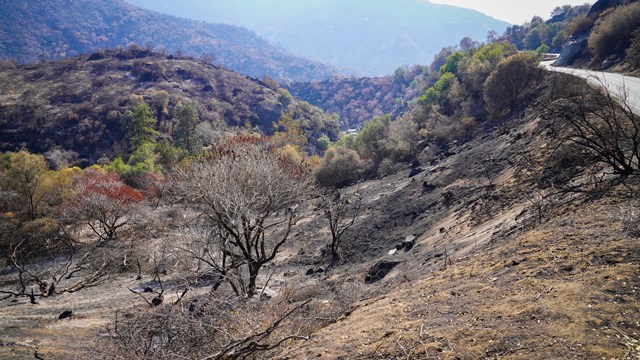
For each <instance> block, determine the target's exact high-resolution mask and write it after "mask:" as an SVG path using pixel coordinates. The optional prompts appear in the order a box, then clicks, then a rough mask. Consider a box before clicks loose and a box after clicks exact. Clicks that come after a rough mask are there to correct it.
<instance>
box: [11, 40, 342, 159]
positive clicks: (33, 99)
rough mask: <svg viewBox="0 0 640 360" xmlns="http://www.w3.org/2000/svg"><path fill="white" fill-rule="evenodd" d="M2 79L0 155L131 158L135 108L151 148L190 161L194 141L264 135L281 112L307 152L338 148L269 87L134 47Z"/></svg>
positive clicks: (318, 119) (328, 129)
mask: <svg viewBox="0 0 640 360" xmlns="http://www.w3.org/2000/svg"><path fill="white" fill-rule="evenodd" d="M0 79H1V81H0V84H1V85H0V88H1V90H0V93H1V95H0V150H2V151H15V150H19V149H21V148H24V149H28V150H30V151H32V152H36V153H40V154H43V153H52V152H60V151H63V152H68V153H69V154H72V155H73V156H71V158H70V159H69V161H70V163H69V164H80V165H84V166H88V165H92V164H94V163H96V162H97V161H98V159H100V158H106V159H114V158H115V157H122V156H124V157H127V156H128V154H130V153H131V152H132V151H135V150H137V148H139V147H140V145H141V143H142V142H144V141H142V142H141V141H139V140H134V139H132V138H131V137H130V136H131V135H130V134H131V132H130V130H131V129H130V126H131V122H132V121H133V119H135V118H136V115H135V114H136V113H137V111H138V110H139V108H138V107H139V106H140V105H145V106H147V107H148V108H149V112H148V114H146V113H145V114H146V115H145V114H143V115H145V116H147V117H149V118H150V119H151V120H149V121H151V122H149V123H148V126H150V127H152V129H153V131H154V132H155V131H157V132H158V133H157V136H156V135H153V136H151V138H153V139H154V141H155V140H156V138H157V140H158V141H160V140H168V141H169V142H170V143H171V144H175V145H179V146H181V147H183V148H185V149H187V150H188V151H190V152H192V153H193V152H196V151H197V146H194V144H195V143H194V142H193V141H197V143H198V144H204V145H210V144H212V143H214V142H215V141H217V139H219V138H220V137H222V136H223V135H224V134H225V133H226V132H234V131H237V129H238V128H245V129H249V130H252V131H258V132H261V133H265V134H272V133H273V132H274V131H275V130H277V129H276V128H274V124H275V123H277V122H278V120H279V119H280V118H281V117H282V115H284V114H287V113H288V114H290V115H291V117H292V118H293V120H295V121H297V122H299V123H300V126H301V129H302V131H303V133H304V134H305V136H307V137H308V138H309V141H308V145H307V146H308V147H305V148H304V149H302V150H306V151H308V152H309V153H311V154H314V153H316V152H317V151H318V150H317V148H318V142H317V140H318V139H319V138H321V137H322V136H325V137H328V139H330V140H336V139H337V136H338V133H339V128H338V120H337V118H335V117H331V116H327V115H325V114H324V113H323V112H322V111H321V110H320V109H318V108H316V107H314V106H311V105H309V104H307V103H303V102H300V101H296V100H295V99H293V97H292V96H291V95H289V93H288V92H287V91H286V90H284V89H281V88H278V87H277V84H276V83H275V82H273V81H272V80H271V81H269V82H268V84H267V83H265V82H261V81H257V80H254V79H251V78H248V77H246V76H242V75H239V74H236V73H234V72H232V71H229V70H225V69H222V68H218V67H214V66H212V65H209V64H206V63H204V62H201V61H197V60H194V59H191V58H186V57H183V58H176V57H174V56H164V55H160V54H157V53H153V52H150V51H148V50H145V49H142V48H140V47H137V46H131V47H129V48H128V49H117V50H109V51H99V52H96V53H94V54H92V55H83V56H77V57H74V58H70V59H65V60H58V61H55V62H48V63H40V64H34V65H21V66H17V65H16V64H14V63H10V62H5V63H4V64H3V69H2V71H0ZM185 106H188V107H187V108H185ZM128 134H129V135H128ZM154 134H155V133H154ZM185 137H188V138H193V139H194V140H193V141H192V140H185ZM158 144H160V143H158Z"/></svg>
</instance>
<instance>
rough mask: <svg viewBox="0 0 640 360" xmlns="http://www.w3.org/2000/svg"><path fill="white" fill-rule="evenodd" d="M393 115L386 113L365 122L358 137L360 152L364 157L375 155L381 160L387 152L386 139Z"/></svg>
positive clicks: (377, 159) (376, 158) (357, 142)
mask: <svg viewBox="0 0 640 360" xmlns="http://www.w3.org/2000/svg"><path fill="white" fill-rule="evenodd" d="M390 125H391V116H389V115H384V116H379V117H376V118H374V119H373V120H371V121H368V122H366V123H365V125H364V128H362V131H360V133H359V134H358V137H357V138H356V144H357V147H358V150H359V151H360V154H362V155H363V156H364V157H373V158H374V159H375V161H376V162H380V161H381V160H382V159H383V158H384V157H385V156H386V153H387V147H386V141H387V138H388V137H389V126H390Z"/></svg>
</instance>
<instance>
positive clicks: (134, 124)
mask: <svg viewBox="0 0 640 360" xmlns="http://www.w3.org/2000/svg"><path fill="white" fill-rule="evenodd" d="M129 118H130V119H131V120H130V122H129V125H128V126H127V139H128V140H129V145H131V150H132V151H134V152H135V151H136V150H138V149H139V148H140V147H142V145H144V144H147V143H151V144H155V143H156V136H158V131H156V129H155V126H156V119H155V118H154V117H153V111H152V110H151V108H150V107H149V105H147V103H144V102H143V103H140V104H138V106H136V107H135V109H133V111H132V112H130V113H129Z"/></svg>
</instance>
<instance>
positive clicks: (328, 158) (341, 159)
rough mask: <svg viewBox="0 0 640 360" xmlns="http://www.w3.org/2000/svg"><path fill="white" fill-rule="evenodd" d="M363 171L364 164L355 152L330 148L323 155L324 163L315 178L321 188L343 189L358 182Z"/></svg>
mask: <svg viewBox="0 0 640 360" xmlns="http://www.w3.org/2000/svg"><path fill="white" fill-rule="evenodd" d="M365 169H366V165H365V162H363V161H362V160H361V159H360V156H358V153H357V152H356V151H355V150H351V149H347V148H345V147H337V148H335V147H331V148H329V149H328V150H327V152H326V153H325V154H324V161H323V162H322V166H321V167H320V169H319V170H318V172H317V173H316V178H317V180H318V183H320V185H322V186H326V187H338V188H339V187H345V186H348V185H351V184H353V183H355V182H356V181H358V180H360V179H361V178H362V176H363V174H364V172H365Z"/></svg>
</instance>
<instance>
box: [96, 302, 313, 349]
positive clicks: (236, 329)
mask: <svg viewBox="0 0 640 360" xmlns="http://www.w3.org/2000/svg"><path fill="white" fill-rule="evenodd" d="M309 302H310V300H307V301H304V302H300V303H297V304H290V303H289V302H287V301H281V302H277V303H271V302H257V301H247V300H246V299H240V298H237V297H233V298H229V299H212V300H208V301H206V303H204V304H199V303H198V301H197V300H195V299H194V300H192V301H191V302H190V303H184V304H180V305H163V306H159V307H155V308H146V309H144V310H139V311H137V312H134V313H126V314H117V317H116V320H115V322H114V323H113V324H112V325H111V326H110V327H109V329H108V335H109V336H108V337H106V338H104V339H101V340H100V342H99V344H98V346H96V347H95V348H93V349H92V350H91V354H90V355H91V357H93V358H101V359H127V360H129V359H132V360H136V359H239V358H243V359H244V358H269V357H270V355H269V354H270V352H271V351H272V350H274V349H276V348H278V347H279V346H282V345H283V344H288V343H290V342H295V341H299V340H305V339H307V337H306V336H305V329H304V327H303V326H301V324H304V323H305V319H304V318H301V317H300V316H301V314H302V313H303V311H302V309H303V308H305V307H306V306H307V305H308V304H309ZM183 305H184V306H183Z"/></svg>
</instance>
